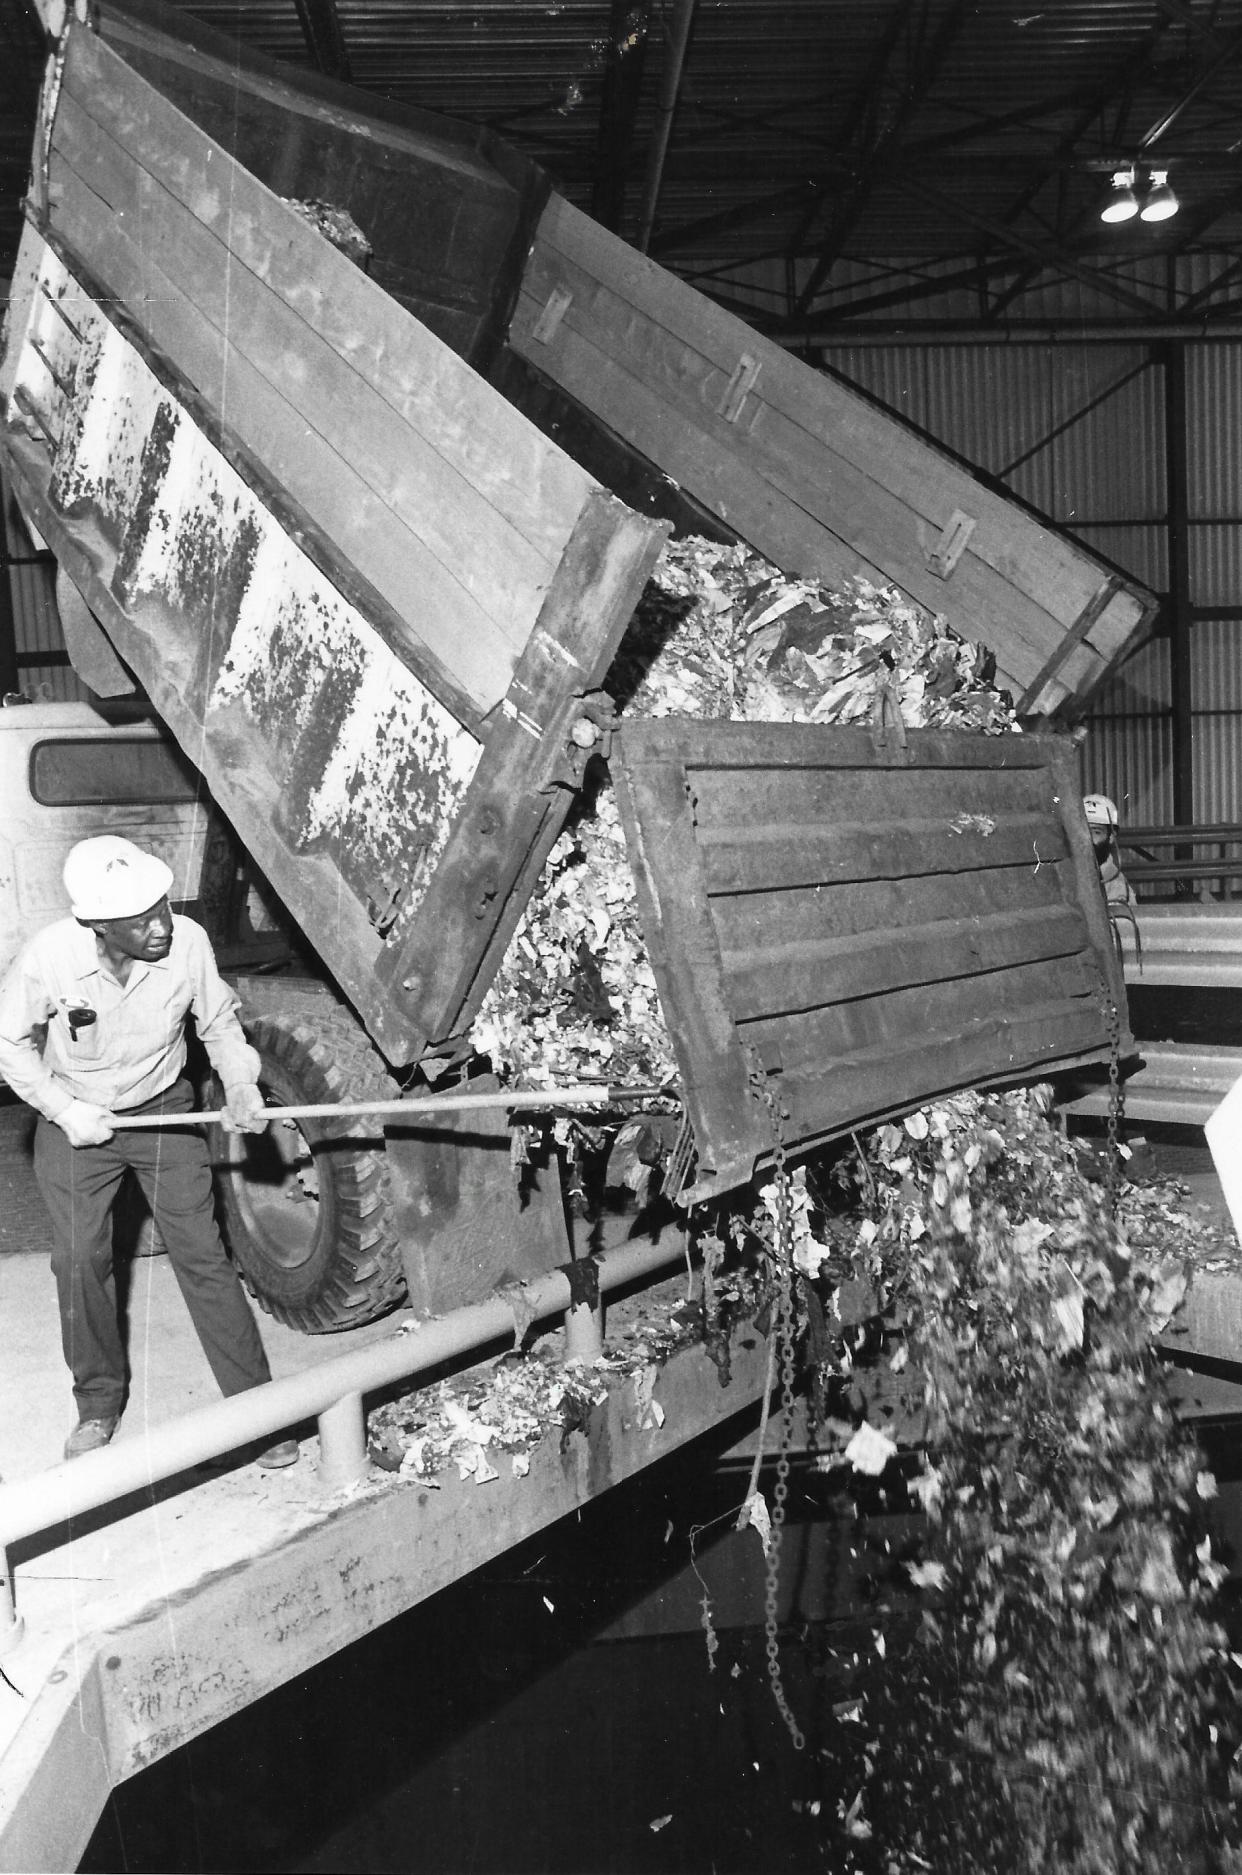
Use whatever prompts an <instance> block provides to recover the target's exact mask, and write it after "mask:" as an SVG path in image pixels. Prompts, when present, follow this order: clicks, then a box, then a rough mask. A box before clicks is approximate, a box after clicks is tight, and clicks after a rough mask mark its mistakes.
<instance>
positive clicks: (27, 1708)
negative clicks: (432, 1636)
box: [0, 1282, 767, 1872]
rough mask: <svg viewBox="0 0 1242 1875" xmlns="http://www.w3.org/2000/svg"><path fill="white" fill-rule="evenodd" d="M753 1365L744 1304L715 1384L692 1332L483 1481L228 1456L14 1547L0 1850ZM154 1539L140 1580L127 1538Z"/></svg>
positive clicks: (11, 1852) (354, 1630) (656, 1451)
mask: <svg viewBox="0 0 1242 1875" xmlns="http://www.w3.org/2000/svg"><path fill="white" fill-rule="evenodd" d="M682 1287H683V1285H682V1284H681V1283H680V1282H679V1283H678V1285H677V1293H678V1294H680V1293H681V1289H682ZM766 1372H767V1348H766V1343H765V1342H764V1340H763V1338H762V1337H761V1336H760V1335H759V1334H758V1333H757V1331H756V1330H755V1329H754V1328H753V1327H752V1326H751V1325H750V1324H746V1323H744V1324H741V1325H740V1326H739V1328H738V1329H737V1330H736V1331H735V1333H734V1335H733V1337H732V1340H731V1378H730V1381H729V1384H728V1385H727V1386H722V1385H721V1381H720V1373H719V1371H718V1369H717V1368H716V1366H715V1365H714V1364H713V1363H712V1362H711V1361H710V1360H709V1359H708V1357H707V1355H706V1354H705V1353H704V1351H703V1349H702V1347H701V1346H698V1345H694V1346H691V1347H689V1348H686V1349H684V1350H682V1351H679V1352H677V1353H674V1354H673V1355H672V1356H670V1357H669V1359H668V1360H667V1361H666V1362H665V1363H664V1364H663V1365H662V1366H661V1367H660V1368H659V1370H658V1372H657V1374H656V1375H655V1378H654V1390H653V1391H650V1390H649V1388H648V1385H647V1381H646V1380H645V1379H644V1376H643V1375H641V1374H640V1375H639V1376H638V1377H637V1379H634V1378H629V1377H626V1378H620V1377H618V1378H617V1379H616V1380H614V1382H613V1384H612V1385H611V1386H610V1389H609V1393H608V1397H607V1399H606V1401H605V1402H604V1403H603V1404H602V1405H600V1406H598V1407H596V1408H594V1409H593V1410H592V1413H591V1417H590V1420H589V1423H588V1424H587V1426H586V1427H585V1429H582V1430H575V1431H572V1432H565V1433H563V1434H561V1433H559V1432H553V1433H550V1434H548V1435H547V1436H545V1438H544V1439H543V1440H542V1441H541V1443H540V1444H539V1445H538V1446H536V1447H535V1448H534V1450H533V1451H532V1453H531V1463H530V1470H529V1473H528V1475H526V1476H525V1477H517V1476H515V1475H514V1474H513V1472H512V1471H511V1469H510V1467H509V1466H508V1465H507V1464H506V1465H504V1466H503V1467H502V1470H501V1475H500V1476H499V1477H497V1478H494V1479H492V1480H491V1481H490V1482H489V1483H487V1484H486V1485H483V1486H479V1485H476V1484H475V1483H474V1482H473V1481H464V1480H461V1479H459V1478H458V1477H457V1476H456V1475H455V1474H453V1475H447V1474H446V1475H444V1476H443V1478H442V1483H441V1488H439V1489H431V1488H428V1486H427V1485H426V1484H424V1483H420V1482H419V1481H418V1480H416V1479H401V1478H399V1477H397V1476H395V1475H393V1474H376V1475H375V1476H374V1477H373V1479H372V1481H371V1482H370V1483H369V1484H367V1485H365V1486H364V1487H363V1488H362V1489H361V1490H360V1491H358V1492H355V1493H353V1494H350V1495H349V1496H341V1495H339V1494H338V1495H337V1496H336V1497H332V1496H328V1495H325V1494H324V1493H322V1492H321V1491H317V1490H316V1489H315V1486H314V1483H313V1481H310V1482H308V1480H307V1479H306V1478H304V1477H302V1478H299V1477H298V1476H297V1475H295V1474H281V1476H280V1477H279V1478H276V1479H274V1480H273V1479H271V1478H265V1479H260V1481H259V1483H258V1484H257V1485H256V1484H255V1483H254V1482H253V1481H252V1482H251V1483H250V1484H248V1485H247V1484H246V1483H245V1481H244V1475H241V1476H239V1480H238V1481H236V1482H234V1481H232V1480H230V1479H221V1480H218V1481H216V1482H214V1483H211V1484H208V1485H204V1486H200V1487H198V1488H197V1489H195V1490H193V1491H192V1492H190V1493H188V1494H184V1495H182V1496H180V1497H177V1498H174V1499H170V1500H168V1501H166V1502H165V1503H163V1504H154V1505H150V1506H148V1507H147V1508H146V1509H144V1510H143V1511H142V1512H141V1513H140V1516H139V1517H138V1518H136V1519H133V1520H131V1522H130V1523H128V1524H125V1525H113V1526H111V1527H110V1528H107V1529H105V1530H102V1531H96V1532H95V1533H94V1535H93V1536H92V1535H85V1536H81V1537H79V1539H78V1540H77V1542H76V1543H74V1544H72V1545H70V1546H69V1548H68V1550H67V1551H55V1552H51V1553H50V1560H49V1558H48V1557H45V1558H40V1559H33V1560H32V1561H31V1563H30V1566H29V1571H27V1570H26V1569H24V1568H23V1567H22V1566H21V1565H19V1568H18V1575H17V1581H18V1596H19V1599H22V1598H23V1597H24V1600H25V1605H26V1607H27V1609H28V1611H29V1612H28V1616H27V1620H28V1637H27V1639H26V1640H25V1641H24V1642H23V1643H22V1645H21V1646H20V1647H19V1648H18V1649H17V1650H16V1651H15V1652H13V1653H11V1654H9V1655H8V1656H6V1660H5V1670H6V1672H7V1673H8V1674H9V1675H10V1677H12V1678H13V1679H14V1680H16V1682H17V1683H18V1684H20V1685H21V1686H22V1689H23V1692H24V1694H25V1699H24V1702H23V1706H22V1712H21V1723H20V1726H18V1727H16V1728H15V1729H14V1730H13V1731H11V1732H9V1733H8V1735H7V1736H6V1737H5V1738H4V1739H3V1748H2V1750H0V1869H5V1870H22V1871H26V1872H29V1871H32V1870H37V1869H65V1868H72V1867H74V1866H75V1865H76V1863H77V1861H78V1859H79V1858H80V1856H81V1854H82V1851H83V1849H84V1847H85V1845H86V1843H87V1841H88V1840H89V1837H90V1834H91V1831H92V1829H93V1827H94V1824H95V1821H96V1818H97V1816H98V1814H99V1811H100V1809H101V1808H102V1805H103V1803H104V1802H105V1801H106V1797H107V1792H108V1789H109V1787H110V1786H111V1785H112V1784H115V1783H118V1782H120V1781H121V1780H122V1779H123V1778H125V1777H129V1776H132V1775H133V1773H134V1772H136V1771H138V1770H141V1769H142V1768H143V1767H144V1766H145V1765H148V1764H150V1763H152V1762H154V1761H155V1760H156V1759H157V1758H159V1757H161V1756H163V1755H164V1754H166V1753H167V1752H170V1751H174V1750H176V1749H177V1748H178V1747H179V1746H181V1745H183V1744H185V1743H186V1742H187V1740H189V1739H191V1738H193V1737H195V1736H196V1735H197V1734H198V1733H200V1732H202V1731H204V1730H206V1729H207V1727H209V1726H211V1725H214V1724H216V1723H218V1722H219V1721H220V1720H221V1719H224V1718H227V1717H229V1716H230V1715H231V1714H232V1713H234V1712H237V1711H240V1710H241V1709H242V1708H243V1707H244V1706H246V1705H249V1704H250V1703H252V1702H253V1701H254V1700H256V1699H259V1698H261V1697H262V1696H263V1695H264V1694H265V1693H267V1692H269V1691H271V1690H272V1689H273V1688H274V1687H276V1686H279V1685H282V1684H283V1683H284V1682H285V1681H287V1680H289V1679H291V1678H293V1677H294V1676H295V1675H296V1674H298V1673H301V1672H304V1671H305V1670H306V1669H307V1668H308V1667H310V1666H312V1665H313V1664H315V1663H316V1662H318V1661H320V1660H323V1659H326V1658H327V1657H328V1656H329V1655H330V1654H332V1653H335V1652H336V1651H337V1650H338V1649H339V1648H341V1647H344V1646H347V1645H348V1644H349V1642H350V1641H352V1640H355V1639H357V1638H359V1637H360V1636H361V1635H363V1634H366V1633H369V1632H370V1631H372V1630H373V1629H374V1628H375V1627H377V1626H379V1625H380V1624H381V1623H383V1622H385V1621H388V1620H391V1619H392V1618H393V1617H394V1616H396V1615H398V1614H401V1613H403V1612H404V1611H405V1610H406V1609H407V1608H411V1607H413V1606H414V1605H415V1604H416V1603H418V1602H420V1601H423V1600H425V1599H426V1598H427V1597H429V1596H431V1595H434V1594H435V1593H436V1591H437V1590H438V1589H440V1588H443V1587H445V1586H447V1585H448V1584H449V1583H451V1582H454V1581H457V1580H459V1579H460V1578H461V1577H462V1576H464V1575H466V1574H468V1573H469V1571H470V1570H472V1569H474V1568H476V1567H477V1566H478V1565H479V1564H480V1563H482V1562H484V1561H486V1560H488V1559H489V1558H490V1557H493V1556H497V1555H499V1554H501V1553H502V1552H503V1551H504V1550H506V1549H508V1548H510V1547H511V1546H512V1545H513V1544H515V1543H518V1542H520V1541H522V1540H523V1539H524V1538H525V1537H527V1536H529V1535H531V1534H532V1533H533V1532H535V1531H537V1530H539V1529H542V1528H543V1527H545V1526H546V1525H548V1524H549V1523H552V1522H554V1521H555V1520H556V1519H558V1518H560V1517H563V1516H566V1515H568V1514H569V1513H570V1512H571V1511H573V1510H575V1509H577V1508H578V1507H579V1506H580V1505H582V1504H585V1503H586V1502H587V1501H588V1500H589V1499H591V1498H593V1497H595V1496H597V1495H598V1494H599V1493H600V1492H602V1491H604V1490H607V1489H608V1488H609V1487H610V1486H612V1485H614V1484H617V1483H620V1482H621V1481H622V1480H623V1479H625V1478H628V1477H630V1476H632V1475H633V1474H634V1473H635V1472H637V1471H639V1470H641V1469H642V1468H643V1467H644V1466H646V1465H649V1464H652V1463H654V1462H656V1461H657V1460H658V1459H660V1458H661V1457H663V1456H664V1455H665V1454H666V1453H669V1452H671V1451H673V1450H675V1449H676V1448H677V1447H679V1446H681V1445H683V1444H684V1443H685V1442H686V1441H688V1440H690V1439H692V1438H694V1437H696V1436H698V1434H700V1433H702V1432H705V1431H707V1430H709V1429H710V1428H711V1427H712V1426H714V1425H717V1424H719V1423H721V1422H722V1421H725V1420H727V1419H729V1418H730V1417H732V1416H733V1415H735V1414H737V1413H740V1412H742V1411H743V1410H744V1409H745V1408H747V1407H748V1406H750V1405H752V1404H753V1402H754V1401H755V1400H756V1399H757V1398H759V1397H760V1395H761V1393H762V1391H763V1388H764V1385H765V1379H766ZM653 1403H654V1406H655V1408H657V1409H658V1411H653ZM658 1421H662V1423H657V1422H658ZM299 1469H300V1468H299ZM230 1493H231V1495H230ZM241 1493H245V1494H246V1497H245V1502H244V1504H242V1499H241V1496H240V1495H239V1494H241ZM239 1506H240V1507H241V1508H242V1509H244V1517H239V1516H238V1514H237V1512H238V1508H239ZM157 1547H158V1551H159V1554H160V1558H161V1573H162V1580H161V1586H160V1593H159V1595H158V1597H157V1598H156V1599H154V1600H152V1599H151V1594H150V1589H149V1587H147V1586H144V1582H145V1581H146V1580H147V1578H146V1577H145V1575H144V1570H143V1568H142V1567H141V1566H139V1565H138V1563H137V1557H138V1556H142V1557H143V1559H144V1560H146V1559H149V1557H150V1555H151V1554H152V1553H153V1552H154V1550H155V1549H156V1548H157ZM53 1562H54V1563H55V1565H56V1567H55V1570H54V1571H52V1563H53ZM129 1564H132V1565H133V1566H128V1565H129ZM27 1573H29V1575H31V1576H33V1577H34V1578H35V1583H36V1589H37V1585H38V1578H39V1576H40V1575H41V1574H43V1576H44V1582H45V1587H44V1593H43V1595H42V1597H40V1596H39V1595H38V1594H37V1593H35V1592H32V1591H31V1589H30V1588H29V1587H27V1586H24V1582H23V1578H24V1576H25V1575H26V1574H27ZM92 1577H97V1578H99V1582H98V1585H97V1586H92V1585H91V1578H92ZM57 1624H59V1626H58V1625H57ZM16 1703H17V1702H16V1701H15V1702H14V1704H15V1705H16ZM53 1790H54V1791H56V1792H57V1799H56V1801H55V1802H52V1801H50V1800H49V1793H50V1792H51V1791H53Z"/></svg>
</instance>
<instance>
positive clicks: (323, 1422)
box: [319, 1393, 370, 1491]
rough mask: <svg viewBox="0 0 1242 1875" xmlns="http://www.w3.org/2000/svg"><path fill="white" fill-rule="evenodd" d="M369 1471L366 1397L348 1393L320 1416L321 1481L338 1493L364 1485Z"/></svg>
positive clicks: (325, 1409)
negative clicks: (351, 1486)
mask: <svg viewBox="0 0 1242 1875" xmlns="http://www.w3.org/2000/svg"><path fill="white" fill-rule="evenodd" d="M369 1469H370V1460H369V1458H368V1457H367V1431H366V1421H365V1419H364V1417H363V1412H362V1395H361V1394H360V1393H346V1394H343V1395H342V1397H341V1398H340V1399H339V1400H337V1401H336V1402H335V1404H334V1405H332V1406H328V1407H325V1408H324V1410H323V1412H322V1413H320V1415H319V1481H320V1483H321V1484H325V1485H327V1486H328V1487H329V1489H330V1490H334V1491H336V1490H340V1489H341V1488H342V1486H344V1485H347V1484H361V1482H362V1480H363V1479H364V1478H365V1477H366V1475H367V1472H368V1471H369Z"/></svg>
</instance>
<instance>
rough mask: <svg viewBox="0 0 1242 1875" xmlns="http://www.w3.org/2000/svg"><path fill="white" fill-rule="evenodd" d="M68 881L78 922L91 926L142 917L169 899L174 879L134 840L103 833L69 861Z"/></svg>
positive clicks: (76, 850)
mask: <svg viewBox="0 0 1242 1875" xmlns="http://www.w3.org/2000/svg"><path fill="white" fill-rule="evenodd" d="M64 880H65V890H66V892H68V894H69V904H70V908H71V909H72V912H73V915H74V917H75V918H81V919H82V920H83V921H84V922H85V923H88V924H91V923H107V922H108V921H109V920H110V919H113V918H140V917H141V916H142V914H143V912H144V911H150V910H151V907H152V906H153V905H158V904H159V902H160V900H161V899H162V898H166V897H167V896H168V891H169V887H170V886H171V885H172V882H173V875H172V869H171V867H169V866H166V865H165V864H164V862H163V860H162V859H157V858H156V857H155V854H154V853H144V852H143V850H142V848H141V847H140V846H135V845H134V843H133V841H132V840H122V839H121V838H120V836H119V835H118V834H115V833H101V834H97V835H96V836H95V837H94V838H93V839H90V840H79V841H78V844H77V845H76V846H75V847H74V848H73V849H72V850H71V852H70V854H69V857H68V858H67V859H66V861H65V871H64Z"/></svg>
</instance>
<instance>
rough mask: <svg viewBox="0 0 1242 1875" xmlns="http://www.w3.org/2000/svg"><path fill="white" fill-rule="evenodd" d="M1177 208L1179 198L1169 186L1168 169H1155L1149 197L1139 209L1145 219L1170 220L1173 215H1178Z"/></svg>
mask: <svg viewBox="0 0 1242 1875" xmlns="http://www.w3.org/2000/svg"><path fill="white" fill-rule="evenodd" d="M1177 210H1178V200H1177V197H1176V196H1175V195H1174V193H1173V191H1172V189H1170V187H1169V172H1168V170H1167V169H1153V170H1152V172H1151V187H1150V189H1149V190H1148V191H1147V199H1146V201H1145V202H1144V203H1143V206H1142V208H1141V209H1140V210H1139V213H1140V214H1141V216H1142V218H1143V220H1144V221H1168V219H1169V217H1170V216H1171V215H1176V213H1177Z"/></svg>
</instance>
